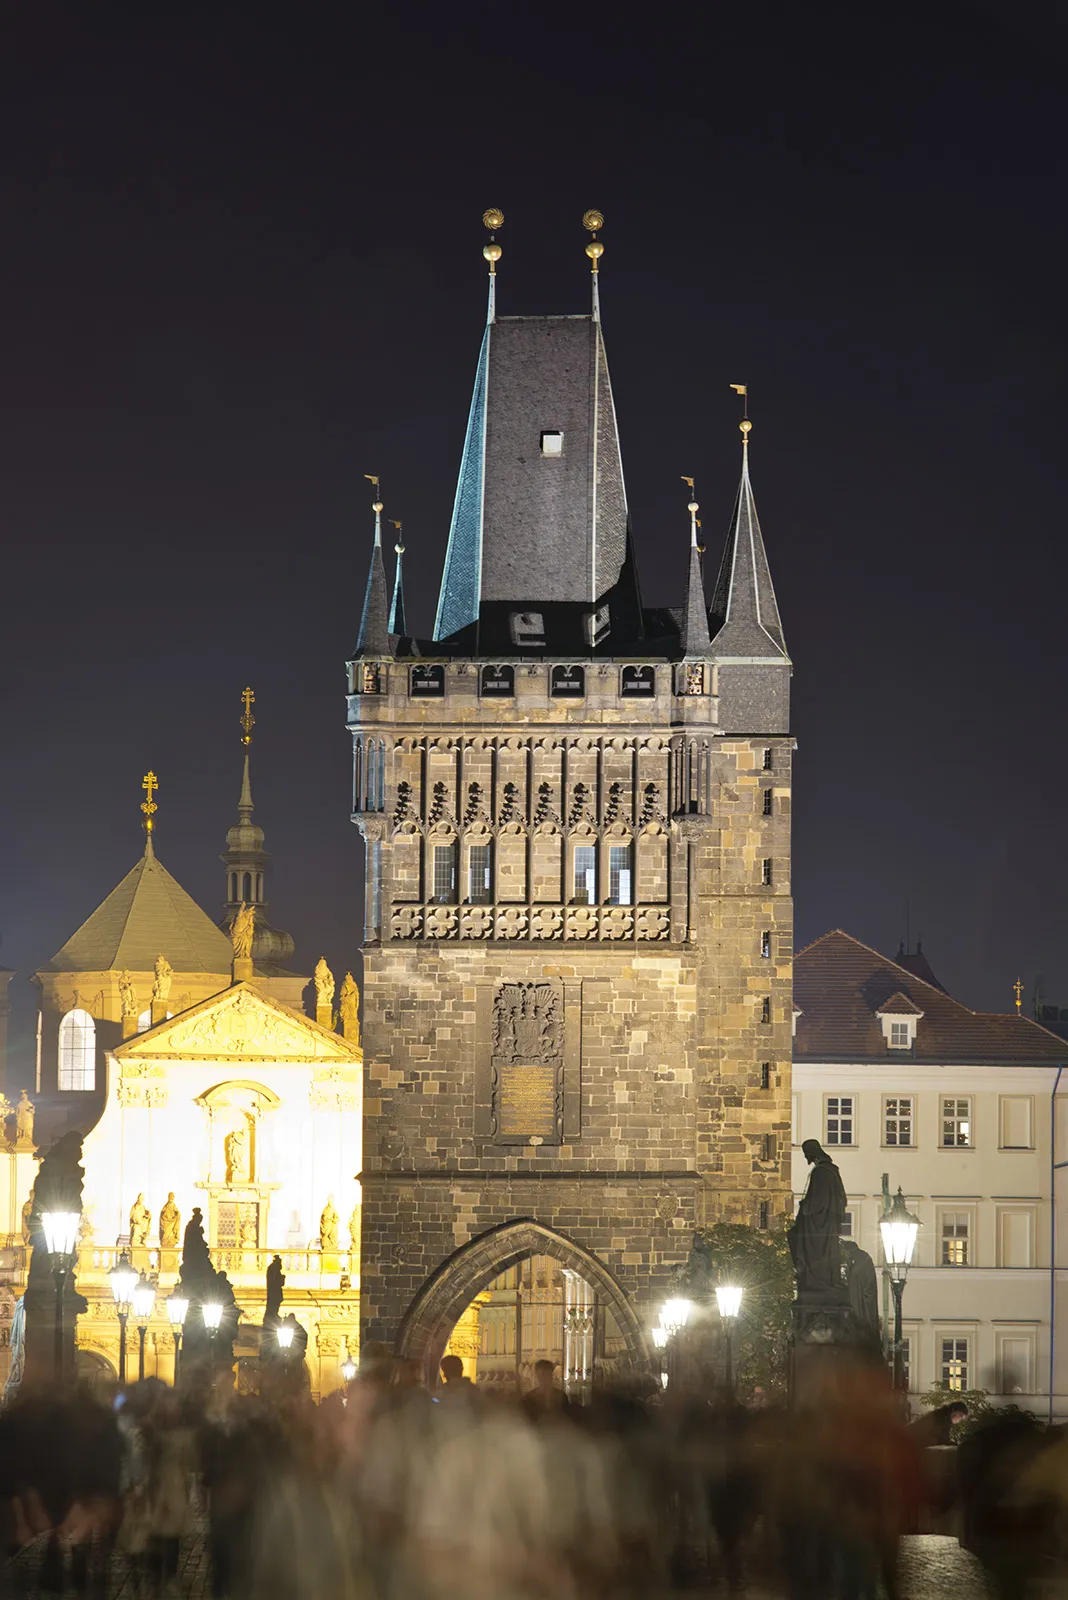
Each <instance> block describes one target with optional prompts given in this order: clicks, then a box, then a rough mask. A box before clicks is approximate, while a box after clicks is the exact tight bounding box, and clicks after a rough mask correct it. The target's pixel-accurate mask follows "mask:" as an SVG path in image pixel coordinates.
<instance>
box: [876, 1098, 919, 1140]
mask: <svg viewBox="0 0 1068 1600" xmlns="http://www.w3.org/2000/svg"><path fill="white" fill-rule="evenodd" d="M913 1119H914V1112H913V1108H912V1096H911V1095H910V1094H894V1095H887V1097H886V1099H885V1100H884V1101H883V1144H885V1145H888V1146H893V1147H896V1148H897V1149H904V1148H911V1145H912V1128H913Z"/></svg>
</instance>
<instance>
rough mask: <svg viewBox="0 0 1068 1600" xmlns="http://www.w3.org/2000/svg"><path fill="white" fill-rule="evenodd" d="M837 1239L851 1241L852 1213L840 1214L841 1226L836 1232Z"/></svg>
mask: <svg viewBox="0 0 1068 1600" xmlns="http://www.w3.org/2000/svg"><path fill="white" fill-rule="evenodd" d="M838 1237H839V1239H852V1237H853V1213H852V1211H843V1212H842V1226H841V1227H840V1228H839V1230H838Z"/></svg>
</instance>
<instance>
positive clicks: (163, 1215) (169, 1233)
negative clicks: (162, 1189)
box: [159, 1189, 182, 1250]
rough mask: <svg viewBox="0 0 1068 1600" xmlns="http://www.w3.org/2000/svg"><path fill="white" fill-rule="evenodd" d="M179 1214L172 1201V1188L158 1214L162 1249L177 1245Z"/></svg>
mask: <svg viewBox="0 0 1068 1600" xmlns="http://www.w3.org/2000/svg"><path fill="white" fill-rule="evenodd" d="M181 1221H182V1219H181V1216H180V1215H179V1212H178V1207H177V1206H176V1205H175V1203H174V1190H173V1189H172V1190H171V1191H170V1192H169V1193H168V1195H167V1203H166V1205H165V1206H162V1207H161V1208H160V1214H159V1242H160V1244H161V1245H162V1246H163V1248H164V1250H174V1249H176V1248H177V1246H178V1229H179V1226H180V1225H181Z"/></svg>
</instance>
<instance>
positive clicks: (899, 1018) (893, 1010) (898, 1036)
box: [875, 992, 923, 1050]
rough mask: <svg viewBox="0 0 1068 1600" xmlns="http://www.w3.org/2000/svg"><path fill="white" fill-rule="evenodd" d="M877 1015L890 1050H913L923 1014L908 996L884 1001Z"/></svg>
mask: <svg viewBox="0 0 1068 1600" xmlns="http://www.w3.org/2000/svg"><path fill="white" fill-rule="evenodd" d="M875 1015H876V1016H877V1017H878V1018H879V1023H880V1026H881V1027H882V1030H883V1038H884V1039H885V1040H886V1044H887V1048H888V1049H890V1050H911V1049H912V1047H913V1045H914V1044H915V1043H916V1028H917V1025H918V1024H919V1021H920V1018H921V1017H922V1016H923V1012H922V1011H921V1010H920V1008H919V1006H918V1005H916V1004H915V1003H914V1001H912V1000H910V999H909V997H908V995H907V994H901V993H900V992H898V993H897V994H892V995H891V996H890V998H889V1000H884V1001H883V1003H882V1005H881V1006H879V1008H878V1010H877V1011H876V1013H875Z"/></svg>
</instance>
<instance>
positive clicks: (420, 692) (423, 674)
mask: <svg viewBox="0 0 1068 1600" xmlns="http://www.w3.org/2000/svg"><path fill="white" fill-rule="evenodd" d="M408 692H409V694H410V695H411V697H412V699H413V700H420V699H421V700H434V699H437V700H440V699H441V697H442V696H443V695H444V693H445V668H444V667H413V668H412V670H411V676H410V677H409V679H408Z"/></svg>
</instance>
